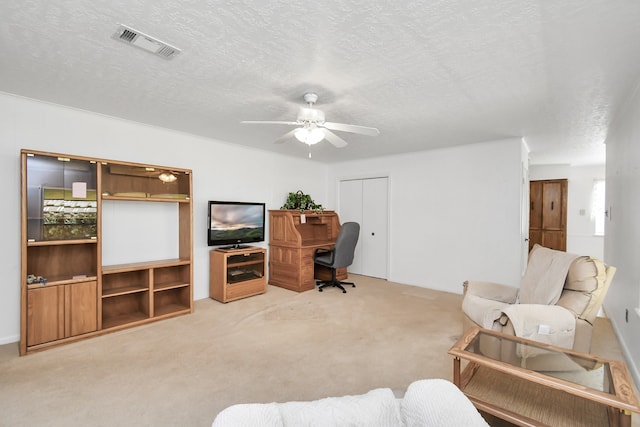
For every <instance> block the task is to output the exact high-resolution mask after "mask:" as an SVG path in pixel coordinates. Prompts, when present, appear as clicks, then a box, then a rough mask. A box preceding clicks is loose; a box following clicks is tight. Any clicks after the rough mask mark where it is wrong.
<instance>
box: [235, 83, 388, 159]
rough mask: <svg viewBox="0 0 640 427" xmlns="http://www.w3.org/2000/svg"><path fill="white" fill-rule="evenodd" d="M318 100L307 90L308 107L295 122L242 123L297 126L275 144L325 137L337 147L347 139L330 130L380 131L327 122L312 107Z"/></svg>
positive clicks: (310, 143)
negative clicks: (292, 139)
mask: <svg viewBox="0 0 640 427" xmlns="http://www.w3.org/2000/svg"><path fill="white" fill-rule="evenodd" d="M317 101H318V94H316V93H314V92H307V93H305V94H304V102H306V103H307V104H308V105H309V107H306V108H305V107H301V108H300V111H299V112H298V117H297V119H296V121H295V122H286V121H269V120H244V121H242V123H249V124H277V125H290V126H297V128H296V129H293V130H292V131H289V132H287V133H286V134H284V135H282V136H281V137H280V138H278V139H276V140H275V141H274V142H275V143H276V144H279V143H283V142H285V141H287V140H288V139H290V138H291V137H292V136H294V137H295V138H296V139H297V140H298V141H300V142H303V143H305V144H307V145H309V146H311V145H313V144H317V143H318V142H320V141H322V140H323V139H325V138H326V140H327V141H329V142H330V143H331V144H333V145H334V146H335V147H337V148H342V147H346V146H347V141H345V140H344V139H342V138H340V137H339V136H338V135H336V134H335V133H333V132H331V131H332V130H337V131H341V132H351V133H357V134H360V135H368V136H377V135H379V134H380V131H379V130H378V129H376V128H372V127H367V126H358V125H348V124H344V123H333V122H327V121H325V119H324V112H322V111H321V110H318V109H316V108H313V104H315V103H316V102H317Z"/></svg>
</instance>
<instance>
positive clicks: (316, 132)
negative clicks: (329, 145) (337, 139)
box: [294, 127, 324, 145]
mask: <svg viewBox="0 0 640 427" xmlns="http://www.w3.org/2000/svg"><path fill="white" fill-rule="evenodd" d="M294 136H295V137H296V139H297V140H298V141H300V142H304V143H305V144H307V145H314V144H317V143H318V142H320V141H322V140H323V139H324V132H322V129H319V128H317V127H314V128H307V127H303V128H300V129H298V130H296V131H295V133H294Z"/></svg>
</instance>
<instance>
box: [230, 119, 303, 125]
mask: <svg viewBox="0 0 640 427" xmlns="http://www.w3.org/2000/svg"><path fill="white" fill-rule="evenodd" d="M240 123H247V124H259V125H292V126H298V125H299V124H300V123H298V122H281V121H271V120H243V121H241V122H240Z"/></svg>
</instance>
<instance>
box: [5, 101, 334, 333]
mask: <svg viewBox="0 0 640 427" xmlns="http://www.w3.org/2000/svg"><path fill="white" fill-rule="evenodd" d="M0 121H1V124H0V142H1V143H0V177H1V179H2V182H3V188H4V189H5V196H4V197H3V201H4V205H3V209H2V210H1V211H0V221H1V222H2V224H3V236H2V239H0V257H1V259H2V260H3V262H2V265H3V266H4V270H3V274H2V277H3V282H2V285H1V286H0V344H3V343H7V342H13V341H17V340H18V339H19V331H20V282H21V278H20V277H19V276H20V155H19V153H20V149H22V148H28V149H33V150H39V151H51V152H57V153H63V154H71V155H81V156H87V157H98V158H105V159H113V160H125V161H131V162H140V163H149V164H155V165H160V166H174V167H181V168H187V169H192V170H193V204H194V218H193V219H194V298H195V299H202V298H206V297H208V295H209V257H208V254H209V247H208V246H207V242H206V228H205V227H206V220H207V217H206V209H207V200H209V199H218V200H243V201H264V202H266V204H267V209H279V208H280V206H281V205H282V204H283V203H284V201H285V199H286V196H287V193H288V192H289V191H296V190H303V191H304V192H305V193H308V194H311V195H312V196H313V198H314V199H315V201H316V202H318V203H321V204H323V206H325V207H327V208H331V205H330V204H328V203H327V180H326V178H327V166H326V165H323V164H320V163H316V162H313V161H310V160H308V159H306V158H303V159H298V158H295V157H288V156H281V155H276V154H272V153H268V152H266V151H260V150H252V149H248V148H244V147H239V146H237V145H232V144H227V143H222V142H218V141H214V140H211V139H206V138H201V137H196V136H193V135H188V134H185V133H180V132H174V131H170V130H167V129H162V128H157V127H151V126H146V125H142V124H139V123H134V122H130V121H125V120H120V119H115V118H111V117H106V116H102V115H98V114H94V113H89V112H85V111H79V110H74V109H70V108H66V107H61V106H57V105H51V104H47V103H43V102H39V101H34V100H30V99H25V98H20V97H15V96H12V95H6V94H1V93H0ZM265 143H268V141H265ZM267 238H268V236H267ZM262 246H264V247H266V246H267V244H266V243H264V244H262ZM131 250H132V254H133V253H134V252H135V250H136V248H135V247H132V248H131Z"/></svg>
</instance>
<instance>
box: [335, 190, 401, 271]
mask: <svg viewBox="0 0 640 427" xmlns="http://www.w3.org/2000/svg"><path fill="white" fill-rule="evenodd" d="M388 210H389V208H388V178H386V177H385V178H369V179H356V180H348V181H341V182H340V211H339V216H340V222H341V223H344V222H347V221H355V222H357V223H359V224H360V238H359V239H358V246H357V247H356V253H355V257H354V261H353V264H352V265H351V267H350V268H349V269H348V271H349V272H351V273H355V274H363V275H365V276H372V277H379V278H383V279H386V278H387V263H388V259H387V258H388V255H387V254H388V247H389V237H388V229H387V227H388Z"/></svg>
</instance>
